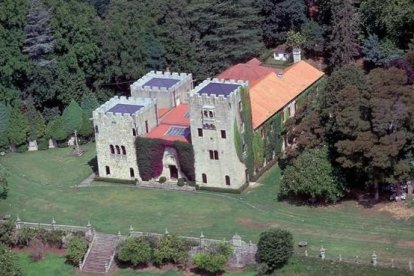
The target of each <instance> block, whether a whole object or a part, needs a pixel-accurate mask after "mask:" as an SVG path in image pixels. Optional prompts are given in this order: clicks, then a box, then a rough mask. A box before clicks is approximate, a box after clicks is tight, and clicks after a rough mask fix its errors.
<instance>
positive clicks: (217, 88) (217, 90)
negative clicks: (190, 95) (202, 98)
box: [197, 82, 241, 97]
mask: <svg viewBox="0 0 414 276" xmlns="http://www.w3.org/2000/svg"><path fill="white" fill-rule="evenodd" d="M240 86H241V85H240V84H233V83H218V82H210V83H209V84H207V85H206V86H204V87H203V88H201V89H200V90H199V91H198V92H197V93H198V94H207V95H215V96H219V95H223V96H225V97H227V96H228V95H229V94H230V93H231V92H233V91H234V90H236V89H237V88H239V87H240Z"/></svg>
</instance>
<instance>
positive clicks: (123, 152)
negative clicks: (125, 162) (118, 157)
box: [121, 146, 126, 155]
mask: <svg viewBox="0 0 414 276" xmlns="http://www.w3.org/2000/svg"><path fill="white" fill-rule="evenodd" d="M121 150H122V155H126V149H125V146H121Z"/></svg>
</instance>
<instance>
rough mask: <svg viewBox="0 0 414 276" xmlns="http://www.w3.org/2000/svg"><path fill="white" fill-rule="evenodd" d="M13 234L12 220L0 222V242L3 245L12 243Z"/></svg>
mask: <svg viewBox="0 0 414 276" xmlns="http://www.w3.org/2000/svg"><path fill="white" fill-rule="evenodd" d="M13 236H14V222H13V221H11V220H8V221H6V222H4V223H0V243H2V244H5V245H12V244H13Z"/></svg>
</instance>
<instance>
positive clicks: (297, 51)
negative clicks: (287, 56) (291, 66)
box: [292, 48, 302, 63]
mask: <svg viewBox="0 0 414 276" xmlns="http://www.w3.org/2000/svg"><path fill="white" fill-rule="evenodd" d="M292 52H293V63H298V62H299V61H301V60H302V51H301V50H300V49H299V48H293V51H292Z"/></svg>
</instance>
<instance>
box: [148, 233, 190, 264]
mask: <svg viewBox="0 0 414 276" xmlns="http://www.w3.org/2000/svg"><path fill="white" fill-rule="evenodd" d="M189 250H190V246H189V245H188V243H186V241H184V240H183V239H181V238H178V237H176V236H170V235H165V236H163V237H162V238H161V239H160V240H159V242H158V243H157V244H156V246H155V249H154V253H153V255H154V256H153V260H154V263H156V264H163V263H166V262H172V263H175V264H185V263H186V262H187V261H188V257H189V255H188V251H189Z"/></svg>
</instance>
